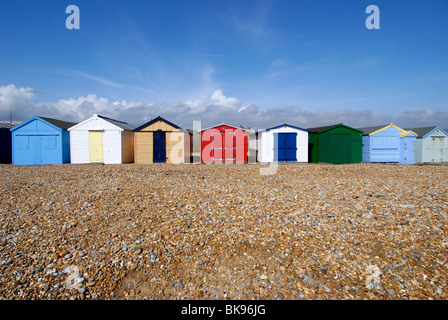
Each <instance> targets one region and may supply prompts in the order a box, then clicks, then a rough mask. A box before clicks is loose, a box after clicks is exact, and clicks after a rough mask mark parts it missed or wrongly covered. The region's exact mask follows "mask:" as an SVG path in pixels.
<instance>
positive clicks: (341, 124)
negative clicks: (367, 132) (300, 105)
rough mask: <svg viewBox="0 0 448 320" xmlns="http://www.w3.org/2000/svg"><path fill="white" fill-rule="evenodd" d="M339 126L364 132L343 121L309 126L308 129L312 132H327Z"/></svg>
mask: <svg viewBox="0 0 448 320" xmlns="http://www.w3.org/2000/svg"><path fill="white" fill-rule="evenodd" d="M337 127H345V128H348V129H351V130H354V131H359V132H361V133H362V132H363V131H362V130H360V129H356V128H353V127H349V126H347V125H345V124H343V123H339V124H333V125H331V126H325V127H316V128H307V130H308V131H310V132H312V133H322V132H325V131H328V130H332V129H334V128H337Z"/></svg>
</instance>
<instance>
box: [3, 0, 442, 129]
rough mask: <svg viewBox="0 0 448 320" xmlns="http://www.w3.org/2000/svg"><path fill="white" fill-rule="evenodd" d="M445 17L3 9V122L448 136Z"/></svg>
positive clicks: (227, 4)
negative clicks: (421, 129)
mask: <svg viewBox="0 0 448 320" xmlns="http://www.w3.org/2000/svg"><path fill="white" fill-rule="evenodd" d="M71 4H74V5H77V6H78V7H79V9H80V26H81V27H80V29H79V30H67V29H66V27H65V20H66V18H67V17H68V16H69V15H68V14H66V13H65V8H66V7H67V6H68V5H71ZM371 4H374V5H377V6H378V7H379V9H380V18H381V20H380V27H381V29H379V30H368V29H367V28H366V27H365V20H366V18H367V17H368V16H369V15H368V14H366V13H365V10H366V7H367V6H368V5H371ZM447 17H448V1H442V0H440V1H435V0H432V1H431V0H429V1H400V0H393V1H390V0H388V1H385V0H371V1H362V0H342V1H322V0H307V1H298V0H291V1H286V0H278V1H272V0H269V1H268V0H253V1H241V0H240V1H231V0H208V1H202V0H200V1H199V0H188V1H185V0H183V1H174V0H167V1H159V0H158V1H137V0H129V1H116V0H107V1H105V0H104V1H99V0H91V1H79V0H74V1H23V0H13V1H12V0H3V1H1V2H0V39H1V42H2V44H1V46H0V120H5V119H9V110H13V113H14V115H15V117H17V118H18V119H16V120H26V118H28V117H31V116H33V115H35V114H38V115H46V116H58V117H59V118H62V119H67V120H76V121H78V120H79V121H81V120H82V119H85V118H87V117H90V116H91V113H93V112H99V113H103V114H104V113H106V115H108V116H112V117H115V118H120V119H124V120H126V121H128V122H130V123H132V124H134V125H136V126H137V125H139V124H141V123H142V122H143V121H146V120H148V119H149V118H153V117H155V116H157V115H159V114H160V115H162V116H165V117H166V118H167V119H168V120H170V121H172V122H175V121H178V123H179V122H180V125H183V126H186V127H191V124H190V122H191V120H192V119H193V118H195V119H196V120H201V119H204V121H205V122H206V124H205V125H210V124H214V123H215V122H218V123H219V122H223V121H227V122H232V123H233V124H235V125H240V124H242V125H245V126H275V125H278V124H280V123H285V122H288V123H290V122H293V123H291V124H292V125H299V126H305V127H306V126H308V127H311V126H318V125H325V124H331V123H335V122H344V123H347V124H349V125H353V126H367V125H378V124H382V123H383V122H384V123H389V122H391V121H401V122H403V124H402V125H403V126H420V125H422V126H423V125H433V124H434V125H441V126H445V127H448V116H447V113H446V111H447V110H448V18H447ZM419 114H420V116H419ZM169 117H171V118H169ZM236 121H238V122H240V123H235V122H236ZM434 121H438V122H437V123H433V122H434ZM207 122H208V123H207ZM175 123H176V122H175Z"/></svg>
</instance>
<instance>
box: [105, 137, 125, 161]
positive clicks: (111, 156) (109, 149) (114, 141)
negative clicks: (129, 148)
mask: <svg viewBox="0 0 448 320" xmlns="http://www.w3.org/2000/svg"><path fill="white" fill-rule="evenodd" d="M103 161H104V163H105V164H118V163H122V158H121V131H119V130H113V131H112V130H108V131H104V134H103Z"/></svg>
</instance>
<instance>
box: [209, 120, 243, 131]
mask: <svg viewBox="0 0 448 320" xmlns="http://www.w3.org/2000/svg"><path fill="white" fill-rule="evenodd" d="M220 126H228V127H231V128H234V129H238V130H243V131H246V132H247V130H246V129H244V128H238V127H235V126H232V125H230V124H227V123H224V122H223V123H220V124H217V125H214V126H212V127H208V128H205V129H202V130H201V132H202V131H205V130H210V129H213V128H216V127H220Z"/></svg>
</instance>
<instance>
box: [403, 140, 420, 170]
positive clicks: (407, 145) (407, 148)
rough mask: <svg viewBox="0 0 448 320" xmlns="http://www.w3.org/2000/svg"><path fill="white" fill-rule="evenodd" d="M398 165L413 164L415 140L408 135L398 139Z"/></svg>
mask: <svg viewBox="0 0 448 320" xmlns="http://www.w3.org/2000/svg"><path fill="white" fill-rule="evenodd" d="M400 140H401V141H400V147H401V150H400V164H415V144H416V141H417V138H416V137H415V136H412V135H408V136H406V137H404V138H400Z"/></svg>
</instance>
